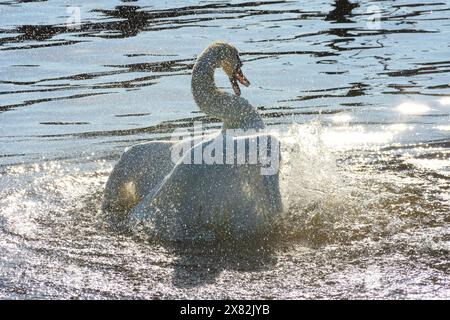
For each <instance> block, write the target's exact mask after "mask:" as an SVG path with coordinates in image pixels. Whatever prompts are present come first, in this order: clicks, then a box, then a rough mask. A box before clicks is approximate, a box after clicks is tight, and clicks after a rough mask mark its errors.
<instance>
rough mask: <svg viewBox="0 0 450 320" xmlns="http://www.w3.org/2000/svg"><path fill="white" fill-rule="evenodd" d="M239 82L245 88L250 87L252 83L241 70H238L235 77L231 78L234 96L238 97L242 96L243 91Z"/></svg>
mask: <svg viewBox="0 0 450 320" xmlns="http://www.w3.org/2000/svg"><path fill="white" fill-rule="evenodd" d="M236 80H237V81H239V82H240V83H241V84H243V85H244V86H246V87H248V86H249V85H250V81H248V80H247V78H246V77H245V76H244V74H243V73H242V70H241V68H237V69H236V72H235V73H234V75H233V77H232V78H230V81H231V86H232V87H233V91H234V94H235V95H237V96H240V95H241V89H240V88H239V85H238V83H237V81H236Z"/></svg>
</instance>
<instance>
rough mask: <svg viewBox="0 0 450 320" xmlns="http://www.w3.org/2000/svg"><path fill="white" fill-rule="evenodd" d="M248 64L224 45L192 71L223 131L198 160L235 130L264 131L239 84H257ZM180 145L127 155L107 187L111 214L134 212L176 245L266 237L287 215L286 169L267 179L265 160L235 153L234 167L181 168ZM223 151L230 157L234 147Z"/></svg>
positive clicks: (152, 146)
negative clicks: (227, 236)
mask: <svg viewBox="0 0 450 320" xmlns="http://www.w3.org/2000/svg"><path fill="white" fill-rule="evenodd" d="M241 66H242V63H241V60H240V59H239V55H238V51H237V49H236V48H235V47H233V46H232V45H230V44H227V43H223V42H216V43H214V44H212V45H211V46H209V47H208V48H207V49H205V50H204V51H203V53H202V54H201V55H200V56H199V57H198V59H197V62H196V64H195V66H194V68H193V73H192V93H193V96H194V99H195V102H196V103H197V105H198V106H199V108H200V110H201V111H203V112H204V113H206V114H208V115H209V116H212V117H214V118H218V119H221V120H222V121H223V130H222V131H221V132H220V133H219V134H218V135H216V136H215V137H212V138H210V139H208V140H206V141H201V142H199V143H197V144H196V145H195V146H194V147H193V148H192V149H191V150H190V151H192V152H193V153H194V154H195V153H196V152H200V154H204V152H205V151H206V150H210V149H214V148H212V147H215V146H217V145H219V144H217V143H218V142H220V141H222V140H223V139H226V133H227V130H228V129H233V128H236V129H244V130H249V129H254V130H258V131H261V129H263V128H264V124H263V121H262V118H261V116H260V115H259V113H258V112H257V110H256V109H255V108H254V107H253V106H251V105H250V103H249V102H248V101H247V100H245V99H243V98H241V97H240V96H239V95H240V89H239V86H238V84H237V81H239V82H240V83H242V84H243V85H246V86H248V85H249V84H250V83H249V82H248V80H247V79H246V78H245V77H244V75H243V74H242V70H241ZM219 67H221V68H222V69H223V70H224V71H225V73H226V74H227V75H228V76H229V78H230V81H231V84H232V87H233V90H234V92H235V95H230V94H228V93H226V92H224V91H221V90H219V89H218V88H217V87H216V85H215V83H214V72H215V69H216V68H219ZM258 137H266V139H269V141H270V142H277V140H276V138H275V137H273V136H268V135H267V134H265V133H262V132H260V133H258V134H257V135H256V136H253V137H252V138H251V139H253V140H252V141H256V140H257V138H258ZM243 138H244V139H245V138H246V137H234V138H232V139H233V145H232V146H234V142H237V141H238V140H239V139H243ZM247 138H248V137H247ZM249 139H250V138H249ZM249 141H250V140H249ZM258 141H259V140H258ZM248 143H249V142H248ZM271 145H274V144H273V143H272V144H271ZM271 145H269V146H268V147H269V149H270V146H271ZM275 146H277V147H278V143H277V144H275ZM173 147H174V144H173V142H153V143H149V144H141V145H137V146H134V147H132V148H131V149H130V150H128V151H127V152H125V153H124V155H123V156H122V157H121V159H120V161H119V162H118V164H117V165H116V167H115V168H114V170H113V172H112V174H111V176H110V178H109V180H108V182H107V185H106V190H105V196H104V201H103V209H104V210H119V211H122V212H126V211H129V210H130V209H132V210H131V215H130V221H131V222H132V223H140V222H145V223H149V224H150V225H152V226H153V227H154V231H156V232H157V233H158V234H159V235H160V236H161V237H163V238H168V239H184V238H196V237H199V235H200V237H210V236H212V237H214V236H217V232H224V233H232V234H233V235H242V234H247V233H248V232H258V231H261V230H264V229H265V228H266V227H268V226H270V224H271V223H272V221H273V217H275V216H276V215H277V214H278V213H279V212H281V210H282V205H281V196H280V192H279V182H278V171H277V172H275V173H274V174H271V175H262V174H261V164H260V163H259V162H258V163H251V164H249V163H245V164H241V165H238V164H237V162H236V161H237V157H239V155H234V158H233V163H231V164H230V163H229V162H227V163H228V164H220V163H213V164H210V163H206V162H202V163H199V164H188V163H189V162H190V161H189V160H191V158H190V157H191V154H190V153H188V154H186V155H184V157H183V158H181V159H180V160H179V161H178V162H177V163H176V164H175V165H174V164H173V162H172V161H171V159H172V158H171V151H172V149H173ZM222 147H223V150H221V151H222V152H223V156H224V157H225V155H226V154H227V145H225V144H223V145H220V148H222ZM229 147H230V146H228V148H229ZM258 148H259V146H258ZM217 150H219V149H218V148H215V151H214V152H217ZM233 150H234V149H233ZM228 151H229V150H228ZM249 151H250V150H249V145H247V146H246V148H245V151H244V152H245V153H246V155H244V156H247V158H248V153H249ZM276 151H277V150H276ZM269 152H274V150H270V151H269ZM276 155H277V156H278V152H277V153H276ZM187 157H189V158H188V159H187ZM186 160H188V161H186ZM219 162H220V161H219ZM224 162H226V161H224ZM277 169H278V168H277Z"/></svg>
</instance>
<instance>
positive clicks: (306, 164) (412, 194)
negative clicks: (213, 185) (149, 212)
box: [0, 0, 450, 299]
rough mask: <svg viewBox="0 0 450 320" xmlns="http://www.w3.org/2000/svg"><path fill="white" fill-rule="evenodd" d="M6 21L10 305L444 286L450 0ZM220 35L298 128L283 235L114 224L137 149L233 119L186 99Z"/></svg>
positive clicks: (392, 291)
mask: <svg viewBox="0 0 450 320" xmlns="http://www.w3.org/2000/svg"><path fill="white" fill-rule="evenodd" d="M374 5H376V7H373V6H374ZM69 6H76V7H79V8H80V17H81V24H80V25H79V26H77V25H74V26H72V27H67V25H66V22H67V19H68V18H69V17H70V14H71V12H74V11H73V9H70V8H69V9H68V7H69ZM377 10H378V11H377ZM75 12H76V10H75ZM374 12H375V13H374ZM377 12H379V15H380V19H374V18H376V15H377V14H378V13H377ZM0 13H1V15H2V20H1V22H0V124H1V126H0V235H1V236H0V251H1V255H0V297H1V298H147V299H152V298H269V299H272V298H273V299H277V298H386V299H399V298H447V299H448V298H449V297H450V280H449V279H450V277H449V275H450V259H449V257H450V256H449V249H450V248H449V246H450V216H449V211H450V210H449V207H450V197H449V177H450V161H449V154H450V151H449V150H450V148H449V145H450V125H449V116H450V82H449V73H450V60H449V52H450V41H449V39H450V2H449V1H447V0H441V1H439V0H431V1H423V2H421V3H419V2H417V1H411V0H408V1H407V0H401V1H382V2H372V1H356V0H355V1H352V2H351V3H349V2H347V1H314V2H312V1H262V2H253V1H252V2H251V1H233V2H230V1H200V2H195V1H148V2H145V1H123V2H119V1H91V0H90V1H81V0H78V1H70V4H69V2H68V1H67V2H64V1H14V0H11V1H2V3H0ZM374 15H375V16H374ZM215 40H225V41H228V42H231V43H233V44H235V45H236V46H237V47H238V48H239V49H240V51H241V56H242V60H243V62H244V67H243V69H244V73H245V74H246V75H247V77H248V78H249V80H250V81H251V82H252V86H251V87H249V88H245V89H243V96H244V97H246V98H247V99H248V100H249V101H251V102H252V104H253V105H255V106H258V107H259V108H260V112H261V113H262V114H263V115H264V118H265V121H266V122H267V123H268V124H269V125H270V126H271V128H273V129H280V130H282V131H283V132H285V134H284V138H283V155H284V157H283V159H284V160H283V166H282V191H283V195H284V201H285V205H286V208H287V210H286V211H287V212H286V215H285V216H284V217H283V221H281V222H280V226H279V229H278V230H277V232H278V234H277V236H276V237H275V238H276V239H271V240H270V241H264V240H261V241H258V240H255V241H254V242H251V243H246V244H245V245H243V244H238V243H233V241H231V242H230V241H226V242H224V243H209V244H203V243H202V244H199V243H162V242H159V241H155V240H150V239H148V238H145V236H136V235H134V234H129V233H124V232H121V231H120V230H116V229H115V228H114V226H111V224H110V223H109V222H108V221H107V219H105V217H104V216H103V215H102V213H101V211H100V209H99V208H100V202H101V196H102V191H103V187H104V183H105V181H106V179H107V177H108V175H109V173H110V171H111V169H112V166H113V165H114V163H115V161H116V160H117V159H118V157H119V156H120V154H121V152H122V151H123V149H124V148H125V147H127V146H130V145H132V144H135V143H139V142H144V141H151V140H158V139H164V138H167V137H168V136H169V135H170V133H171V132H172V131H173V130H174V129H176V128H180V127H190V126H192V123H193V121H195V120H201V121H204V122H206V123H208V126H209V127H210V128H211V129H217V128H219V127H220V123H218V122H217V121H216V120H214V119H208V118H206V117H205V115H203V114H201V113H199V111H198V109H197V107H196V106H195V104H194V102H193V99H192V96H191V93H190V72H191V68H192V65H193V63H194V61H195V56H196V54H198V53H199V52H201V50H203V49H204V48H205V47H206V46H208V45H209V44H210V43H211V42H212V41H215ZM217 81H218V82H219V84H220V85H221V86H223V87H225V88H227V90H229V83H228V81H227V79H226V77H225V76H224V75H223V74H221V73H220V74H218V76H217ZM287 130H289V131H287ZM286 132H289V134H286Z"/></svg>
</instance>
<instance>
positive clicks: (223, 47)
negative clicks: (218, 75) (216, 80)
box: [211, 42, 250, 96]
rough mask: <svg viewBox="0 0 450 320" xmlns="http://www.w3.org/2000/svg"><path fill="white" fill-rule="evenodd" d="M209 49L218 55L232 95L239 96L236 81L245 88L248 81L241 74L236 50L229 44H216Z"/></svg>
mask: <svg viewBox="0 0 450 320" xmlns="http://www.w3.org/2000/svg"><path fill="white" fill-rule="evenodd" d="M211 47H213V49H214V50H215V51H216V52H217V54H218V55H219V62H220V67H221V68H222V69H223V71H225V73H226V74H227V76H228V78H229V79H230V82H231V86H232V87H233V91H234V93H235V94H236V95H237V96H239V95H241V89H240V88H239V84H238V81H239V82H240V83H241V84H243V85H244V86H246V87H248V86H249V85H250V81H248V80H247V78H246V77H245V76H244V74H243V73H242V69H241V67H242V62H241V59H240V58H239V52H238V50H237V49H236V48H235V47H234V46H232V45H231V44H228V43H225V42H216V43H214V44H213V45H212V46H211Z"/></svg>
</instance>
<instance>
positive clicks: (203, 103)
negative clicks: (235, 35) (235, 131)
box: [192, 50, 264, 129]
mask: <svg viewBox="0 0 450 320" xmlns="http://www.w3.org/2000/svg"><path fill="white" fill-rule="evenodd" d="M219 67H220V61H219V58H218V54H217V53H216V52H214V50H210V51H208V50H207V51H205V52H203V53H202V55H201V56H200V57H199V58H198V59H197V62H196V64H195V66H194V69H193V71H192V93H193V96H194V100H195V102H196V104H197V105H198V107H199V108H200V110H201V111H202V112H204V113H206V114H207V115H209V116H211V117H214V118H218V119H220V120H222V121H223V127H224V129H229V128H243V129H261V128H263V127H264V125H263V121H262V118H261V115H260V114H259V113H258V111H257V110H256V109H255V108H253V107H252V106H251V105H250V104H249V103H248V102H247V101H246V100H245V99H243V98H241V97H238V96H234V95H231V94H228V93H226V92H224V91H222V90H220V89H218V88H217V87H216V84H215V81H214V72H215V70H216V69H217V68H219Z"/></svg>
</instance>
